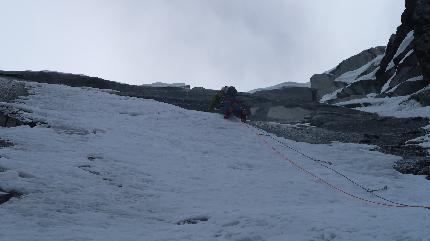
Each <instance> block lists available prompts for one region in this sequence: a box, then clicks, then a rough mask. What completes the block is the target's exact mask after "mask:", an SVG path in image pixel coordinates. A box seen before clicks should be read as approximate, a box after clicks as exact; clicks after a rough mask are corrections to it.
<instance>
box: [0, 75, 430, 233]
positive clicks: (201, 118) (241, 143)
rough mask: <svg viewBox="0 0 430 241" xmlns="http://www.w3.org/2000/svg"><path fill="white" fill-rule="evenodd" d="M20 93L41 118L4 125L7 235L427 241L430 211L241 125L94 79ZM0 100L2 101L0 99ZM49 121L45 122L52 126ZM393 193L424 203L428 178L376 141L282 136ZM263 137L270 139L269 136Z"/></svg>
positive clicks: (0, 176)
mask: <svg viewBox="0 0 430 241" xmlns="http://www.w3.org/2000/svg"><path fill="white" fill-rule="evenodd" d="M27 85H28V86H29V87H30V88H31V92H32V93H33V95H30V96H28V97H25V98H24V99H22V100H20V101H19V102H18V103H14V104H12V105H13V106H15V107H18V108H20V109H22V110H25V111H26V112H25V115H26V116H27V117H29V118H32V119H37V120H39V121H43V122H45V123H46V125H45V126H38V127H35V128H30V127H27V126H21V127H16V128H1V129H0V137H1V138H3V139H8V140H10V141H12V142H13V143H15V146H13V147H10V148H3V149H0V156H1V158H0V167H1V168H0V169H5V171H4V172H0V188H2V189H4V190H6V191H10V190H18V191H20V192H23V193H25V195H24V196H23V197H22V198H20V199H12V200H11V201H9V202H7V203H5V204H3V205H1V206H0V216H1V217H2V223H1V225H0V240H2V241H3V240H4V241H12V240H13V241H32V240H40V241H89V240H94V241H120V240H121V241H142V240H143V241H146V240H148V241H153V240H154V241H155V240H157V241H162V240H163V241H168V240H169V241H171V240H198V241H210V240H232V241H263V240H266V241H286V240H287V241H288V240H293V241H296V240H299V241H300V240H309V241H310V240H356V241H366V240H369V241H370V240H372V241H373V240H378V241H383V240H387V241H388V240H390V241H392V240H396V241H412V240H414V241H418V240H420V241H428V240H430V228H429V226H428V225H429V223H430V210H428V209H420V208H388V207H384V206H378V205H373V204H370V203H366V202H362V201H359V200H356V199H352V198H350V197H348V196H346V195H344V194H343V193H341V192H336V191H333V190H332V189H330V188H328V186H327V185H324V184H323V183H321V181H318V180H317V179H315V178H314V177H312V176H310V175H307V174H306V173H304V172H301V171H300V170H299V169H297V168H296V167H294V166H293V165H291V164H290V163H289V162H288V161H287V160H285V159H284V158H282V157H281V156H280V155H278V154H277V153H276V152H274V151H273V150H272V149H271V148H270V147H273V148H275V149H276V150H278V151H280V152H281V153H282V155H284V156H287V157H288V158H290V159H291V160H294V161H295V162H297V163H298V164H300V165H302V166H303V167H305V168H306V169H307V170H309V171H311V172H313V173H315V174H317V175H318V176H320V177H322V178H323V179H324V180H326V181H328V182H330V183H331V184H333V185H336V186H338V187H340V188H342V189H343V190H346V191H347V192H350V193H352V194H354V195H357V196H360V197H363V198H366V199H370V200H374V201H381V200H379V199H377V198H376V197H375V196H373V195H371V194H370V193H367V192H366V191H363V190H362V189H360V188H358V187H357V186H355V185H353V184H351V183H350V182H348V181H347V180H346V179H344V178H343V177H341V176H339V175H336V174H334V173H333V172H331V171H330V170H328V169H325V168H323V167H321V166H320V165H319V164H318V163H315V162H313V161H311V160H309V159H306V158H305V157H303V156H301V155H299V154H298V153H296V152H293V151H291V150H289V149H287V148H284V147H283V146H281V145H280V144H279V143H277V142H276V141H274V140H272V139H271V138H269V137H267V136H264V135H257V134H256V133H260V134H262V133H263V132H262V131H257V130H255V129H252V128H248V127H247V126H246V125H244V124H242V123H240V122H237V121H232V120H224V119H223V118H222V116H220V115H217V114H211V113H202V112H197V111H189V110H184V109H181V108H178V107H175V106H172V105H168V104H163V103H159V102H156V101H153V100H143V99H137V98H131V97H121V96H117V95H113V94H109V93H107V92H105V91H100V90H96V89H82V88H71V87H65V86H58V85H46V84H33V83H32V84H27ZM3 105H8V104H7V103H3ZM48 127H49V128H48ZM277 140H279V141H282V142H284V143H286V144H288V145H290V146H293V147H294V148H296V149H299V150H301V151H304V152H305V153H306V154H308V155H310V156H314V157H317V158H319V159H321V160H325V161H331V162H333V165H332V166H331V167H332V168H335V169H336V170H338V171H341V172H342V173H345V174H346V175H348V176H349V177H350V178H352V179H354V180H356V181H358V182H359V183H361V184H362V185H364V186H366V187H369V188H371V189H378V188H380V187H383V186H385V185H387V186H388V189H387V190H384V191H379V192H377V194H378V195H382V196H384V197H386V198H388V199H391V200H394V201H398V202H402V203H411V204H430V182H428V181H426V180H425V178H424V177H421V176H411V175H401V174H399V173H397V172H395V171H394V170H393V168H392V165H393V163H394V161H396V160H398V157H395V156H390V155H385V154H382V153H379V152H377V151H372V149H374V147H373V146H366V145H356V144H343V143H333V144H331V145H312V144H306V143H297V142H294V141H290V140H285V139H282V138H278V139H277ZM265 141H266V142H268V143H269V146H267V145H266V144H265Z"/></svg>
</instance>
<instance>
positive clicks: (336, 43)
mask: <svg viewBox="0 0 430 241" xmlns="http://www.w3.org/2000/svg"><path fill="white" fill-rule="evenodd" d="M0 6H1V7H2V9H7V11H5V13H4V14H2V15H0V22H1V23H0V27H1V28H2V30H3V37H2V38H1V39H0V51H1V56H2V57H1V58H0V69H34V70H40V69H51V70H58V71H64V72H73V73H83V74H88V75H94V76H101V77H104V78H107V79H111V80H115V81H121V82H128V83H133V84H141V83H149V82H155V81H165V82H187V83H189V84H191V85H193V86H204V87H209V88H218V87H219V86H222V85H225V84H231V85H236V86H238V88H239V89H240V90H249V89H253V88H257V87H262V86H269V85H274V84H277V83H280V82H284V81H298V82H304V81H308V79H309V77H310V76H311V75H312V74H313V73H320V72H323V71H325V70H327V69H330V68H331V67H334V66H335V65H336V64H337V63H338V62H340V61H341V60H342V59H344V58H347V57H349V56H351V55H353V54H356V53H357V52H359V51H361V50H364V49H366V48H369V47H372V46H376V45H385V44H386V43H387V41H388V38H389V35H390V34H391V33H393V32H394V31H395V28H396V26H397V25H398V24H399V22H400V14H401V12H402V10H403V1H392V0H361V1H355V0H266V1H257V0H212V1H201V0H183V1H174V0H170V1H169V0H145V1H138V0H123V1H116V0H92V1H84V0H77V1H66V0H39V1H32V0H15V1H3V2H1V4H0Z"/></svg>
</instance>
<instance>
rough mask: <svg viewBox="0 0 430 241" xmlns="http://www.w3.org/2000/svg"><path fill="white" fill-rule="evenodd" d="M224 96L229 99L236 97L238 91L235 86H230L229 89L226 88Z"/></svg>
mask: <svg viewBox="0 0 430 241" xmlns="http://www.w3.org/2000/svg"><path fill="white" fill-rule="evenodd" d="M224 95H225V96H228V97H236V95H237V90H236V88H234V86H229V87H227V88H225V90H224Z"/></svg>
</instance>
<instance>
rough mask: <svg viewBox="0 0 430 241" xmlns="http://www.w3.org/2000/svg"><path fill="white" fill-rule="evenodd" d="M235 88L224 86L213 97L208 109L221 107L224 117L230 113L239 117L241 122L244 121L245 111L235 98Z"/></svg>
mask: <svg viewBox="0 0 430 241" xmlns="http://www.w3.org/2000/svg"><path fill="white" fill-rule="evenodd" d="M236 96H237V90H236V88H235V87H233V86H229V87H228V86H224V87H223V88H222V89H221V90H220V91H219V92H218V93H217V94H216V95H215V96H214V97H213V98H212V103H211V105H210V107H209V111H214V110H216V109H221V110H222V112H223V114H224V118H225V119H228V118H229V117H230V116H231V114H234V115H235V116H237V117H239V118H240V119H241V121H242V122H245V121H246V111H245V109H244V108H243V107H242V106H241V103H240V101H238V100H237V99H236Z"/></svg>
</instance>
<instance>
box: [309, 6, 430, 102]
mask: <svg viewBox="0 0 430 241" xmlns="http://www.w3.org/2000/svg"><path fill="white" fill-rule="evenodd" d="M405 6H406V8H405V11H404V13H403V14H402V17H401V19H402V23H401V25H400V26H399V27H398V28H397V31H396V33H395V34H393V35H392V36H391V38H390V39H389V42H388V45H387V47H386V48H385V49H384V51H383V52H382V51H379V52H378V51H375V50H374V49H370V50H366V51H364V52H362V53H360V54H359V55H356V56H354V57H352V58H350V59H348V60H346V61H351V60H353V59H357V58H361V59H362V60H366V61H367V62H365V63H363V62H358V63H359V64H358V66H354V68H353V69H348V71H347V72H345V71H342V72H341V73H342V74H341V75H340V76H339V74H338V73H339V71H337V70H338V69H339V68H340V66H341V65H342V63H344V62H345V61H344V62H342V63H341V64H340V65H339V66H338V67H336V68H335V69H334V70H332V71H329V72H326V73H324V74H320V75H314V76H313V77H312V78H311V84H312V88H315V89H317V91H318V96H319V97H320V101H321V102H328V103H335V102H342V101H346V100H350V99H356V98H363V97H367V96H368V95H369V94H372V96H374V97H387V96H389V97H391V96H410V99H414V100H416V101H418V102H420V103H421V104H422V105H430V103H429V102H428V98H425V96H427V95H428V94H430V93H429V92H430V91H429V90H428V88H427V86H428V85H429V83H430V1H429V0H406V4H405ZM379 50H382V48H379ZM369 51H370V52H374V53H376V55H374V56H372V57H373V58H372V59H369V58H366V53H367V52H369ZM423 96H424V97H423Z"/></svg>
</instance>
